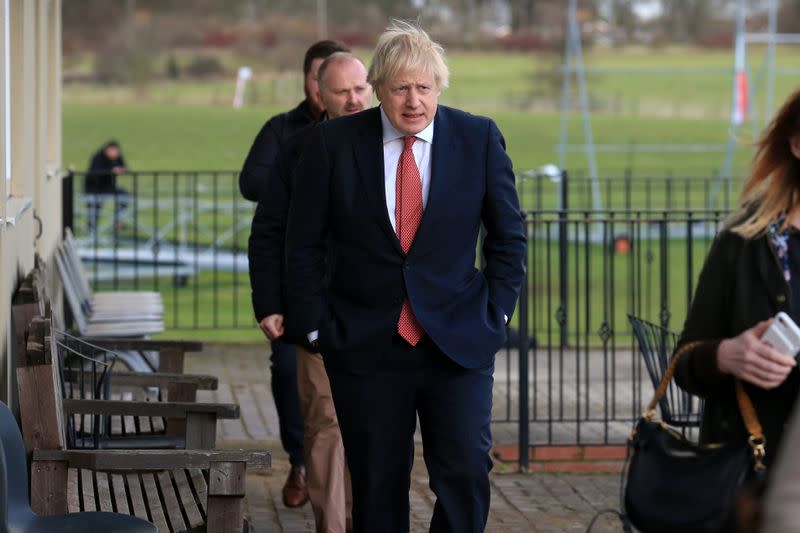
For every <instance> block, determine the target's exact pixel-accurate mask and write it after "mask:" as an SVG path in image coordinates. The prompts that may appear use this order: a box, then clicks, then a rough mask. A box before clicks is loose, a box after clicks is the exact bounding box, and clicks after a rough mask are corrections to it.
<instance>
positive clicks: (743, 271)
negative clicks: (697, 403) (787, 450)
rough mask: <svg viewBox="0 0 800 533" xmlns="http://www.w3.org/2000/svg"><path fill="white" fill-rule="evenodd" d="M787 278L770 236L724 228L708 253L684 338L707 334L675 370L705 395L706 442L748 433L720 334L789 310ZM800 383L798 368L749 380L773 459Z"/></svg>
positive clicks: (688, 385)
mask: <svg viewBox="0 0 800 533" xmlns="http://www.w3.org/2000/svg"><path fill="white" fill-rule="evenodd" d="M794 305H796V303H794V302H792V295H791V290H790V288H789V284H788V283H787V282H786V280H785V279H784V277H783V273H782V271H781V268H780V264H779V263H778V258H777V255H776V254H775V252H774V251H773V248H772V246H771V244H770V240H769V238H768V237H766V236H763V237H759V238H756V239H752V240H747V239H744V238H742V237H740V236H738V235H736V234H734V233H732V232H730V231H723V232H721V233H720V234H719V235H718V237H717V239H716V240H715V242H714V244H713V245H712V247H711V251H710V252H709V254H708V257H707V258H706V261H705V265H704V266H703V270H702V272H701V273H700V279H699V281H698V284H697V290H696V292H695V296H694V300H693V301H692V304H691V307H690V309H689V314H688V316H687V319H686V323H685V324H684V329H683V333H682V334H681V337H680V340H679V345H681V344H683V343H686V342H689V341H692V340H707V341H709V342H706V343H703V344H701V345H700V346H699V347H698V348H695V349H694V350H692V351H690V352H689V353H687V354H685V355H684V356H683V358H682V359H681V360H680V361H679V362H678V365H677V368H676V372H675V378H676V381H677V383H678V385H680V386H681V387H682V388H683V389H685V390H687V391H689V392H690V393H693V394H696V395H698V396H701V397H703V398H705V408H704V412H703V426H702V428H701V432H700V439H701V441H702V442H707V443H708V442H725V441H731V440H735V439H746V437H747V432H746V430H745V427H744V423H743V421H742V418H741V416H740V414H739V408H738V404H737V402H736V395H735V388H734V379H733V377H732V376H730V375H727V374H722V373H721V372H720V371H719V369H718V367H717V358H716V352H717V347H718V346H719V342H720V341H721V340H723V339H727V338H731V337H735V336H737V335H739V334H740V333H741V332H743V331H744V330H746V329H749V328H751V327H753V326H754V325H756V324H757V323H758V322H760V321H762V320H766V319H768V318H770V317H773V316H774V315H775V314H776V313H777V312H778V311H786V312H787V313H789V314H791V310H792V309H793V306H794ZM798 383H800V374H798V370H797V368H795V369H793V370H792V371H791V373H790V374H789V377H788V378H787V379H786V381H784V382H783V383H782V384H781V385H780V386H778V387H777V388H775V389H773V390H764V389H761V388H759V387H756V386H754V385H750V384H745V389H746V391H747V392H748V394H749V395H750V398H751V400H752V401H753V405H754V406H755V409H756V413H757V414H758V418H759V421H760V422H761V425H762V426H763V429H764V435H765V436H766V439H767V459H768V460H769V459H770V458H774V457H775V452H776V451H777V446H778V444H779V443H780V441H781V436H782V435H783V429H784V424H785V423H786V421H787V420H788V417H789V413H790V412H791V409H792V407H793V405H794V401H795V398H796V397H797V392H798Z"/></svg>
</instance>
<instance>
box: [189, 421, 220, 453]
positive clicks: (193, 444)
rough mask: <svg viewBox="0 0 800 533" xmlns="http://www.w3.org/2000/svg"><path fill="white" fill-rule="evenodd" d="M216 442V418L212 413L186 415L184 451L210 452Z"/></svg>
mask: <svg viewBox="0 0 800 533" xmlns="http://www.w3.org/2000/svg"><path fill="white" fill-rule="evenodd" d="M216 441H217V417H216V415H214V414H212V413H187V416H186V449H187V450H211V449H213V448H214V446H216Z"/></svg>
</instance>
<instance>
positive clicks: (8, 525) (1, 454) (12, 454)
mask: <svg viewBox="0 0 800 533" xmlns="http://www.w3.org/2000/svg"><path fill="white" fill-rule="evenodd" d="M0 442H2V445H0V506H2V509H3V512H2V513H0V531H26V532H28V533H50V532H52V531H127V532H129V533H156V532H157V529H156V526H155V525H153V524H152V523H150V522H148V521H147V519H146V518H145V519H140V518H137V517H134V516H126V515H125V514H120V513H109V512H100V513H71V514H61V515H51V516H40V515H38V514H36V513H34V512H33V510H32V509H31V506H30V499H29V496H28V494H29V484H28V463H27V460H26V457H25V447H24V446H23V442H22V435H21V434H20V432H19V426H18V425H17V421H16V419H15V418H14V415H13V413H12V412H11V410H10V409H9V408H8V406H7V405H6V404H5V403H3V402H0Z"/></svg>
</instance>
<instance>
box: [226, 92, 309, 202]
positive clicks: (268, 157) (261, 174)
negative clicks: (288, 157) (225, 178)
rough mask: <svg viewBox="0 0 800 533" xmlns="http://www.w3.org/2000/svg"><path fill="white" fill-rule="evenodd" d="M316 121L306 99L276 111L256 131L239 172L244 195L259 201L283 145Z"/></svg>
mask: <svg viewBox="0 0 800 533" xmlns="http://www.w3.org/2000/svg"><path fill="white" fill-rule="evenodd" d="M314 122H315V119H314V114H313V113H312V112H311V106H310V105H309V104H308V101H307V100H303V101H302V102H300V104H298V106H297V107H295V108H294V109H292V110H291V111H287V112H286V113H281V114H279V115H275V116H274V117H272V118H271V119H269V120H268V121H267V123H266V124H264V126H263V127H262V128H261V131H259V132H258V135H256V138H255V140H254V141H253V146H251V147H250V152H248V154H247V158H246V159H245V160H244V165H243V166H242V171H241V173H240V174H239V191H241V193H242V196H244V197H245V198H246V199H248V200H251V201H253V202H257V201H258V200H259V197H260V196H261V189H262V187H263V186H264V185H265V184H266V183H267V182H268V181H269V178H270V176H271V175H272V173H273V171H274V168H275V164H276V162H277V159H278V154H279V153H280V151H281V149H282V147H283V145H284V144H285V143H286V141H287V139H289V138H290V137H292V136H294V135H296V134H297V132H298V131H300V130H302V129H303V128H305V127H307V126H308V125H309V124H313V123H314Z"/></svg>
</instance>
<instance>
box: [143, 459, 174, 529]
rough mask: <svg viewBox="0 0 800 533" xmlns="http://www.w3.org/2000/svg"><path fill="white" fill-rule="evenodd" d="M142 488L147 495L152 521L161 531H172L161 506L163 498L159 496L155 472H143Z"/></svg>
mask: <svg viewBox="0 0 800 533" xmlns="http://www.w3.org/2000/svg"><path fill="white" fill-rule="evenodd" d="M142 488H143V489H144V493H145V496H146V497H147V507H148V509H149V510H150V521H151V522H152V523H154V524H155V525H156V527H158V530H159V531H171V530H170V529H169V526H168V525H167V519H166V517H165V516H164V509H162V507H161V499H160V498H159V497H158V488H156V478H155V476H154V475H153V474H150V473H146V474H142Z"/></svg>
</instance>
